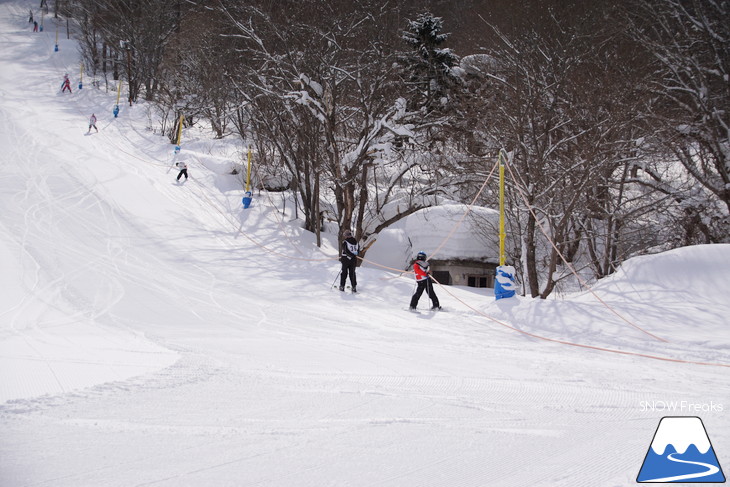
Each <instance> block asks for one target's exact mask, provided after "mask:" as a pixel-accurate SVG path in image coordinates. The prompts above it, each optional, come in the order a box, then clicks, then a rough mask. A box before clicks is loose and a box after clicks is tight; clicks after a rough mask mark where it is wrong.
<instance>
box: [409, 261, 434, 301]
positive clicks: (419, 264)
mask: <svg viewBox="0 0 730 487" xmlns="http://www.w3.org/2000/svg"><path fill="white" fill-rule="evenodd" d="M430 267H431V265H430V264H429V263H428V261H427V260H426V253H425V252H419V253H418V255H416V261H415V262H414V263H413V272H414V273H415V274H416V283H417V286H418V287H417V288H416V292H415V293H414V294H413V297H412V298H411V306H410V309H411V310H412V311H413V310H415V309H416V306H417V305H418V300H419V299H421V294H423V291H424V290H426V291H428V297H429V298H431V304H432V306H431V309H432V310H439V309H441V305H440V304H439V298H437V297H436V293H435V292H434V290H433V278H432V277H431V269H430Z"/></svg>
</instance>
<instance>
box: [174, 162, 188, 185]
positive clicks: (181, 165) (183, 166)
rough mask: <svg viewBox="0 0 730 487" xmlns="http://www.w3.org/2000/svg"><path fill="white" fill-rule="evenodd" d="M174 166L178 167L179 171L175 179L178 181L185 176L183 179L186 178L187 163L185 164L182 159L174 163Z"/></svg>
mask: <svg viewBox="0 0 730 487" xmlns="http://www.w3.org/2000/svg"><path fill="white" fill-rule="evenodd" d="M175 166H176V167H177V168H178V169H180V172H179V173H178V175H177V181H178V182H180V178H181V177H183V176H185V181H187V180H188V165H187V164H185V163H184V162H183V161H179V162H176V163H175Z"/></svg>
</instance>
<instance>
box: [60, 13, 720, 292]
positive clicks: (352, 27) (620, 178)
mask: <svg viewBox="0 0 730 487" xmlns="http://www.w3.org/2000/svg"><path fill="white" fill-rule="evenodd" d="M729 4H730V2H728V1H726V0H621V1H616V2H580V1H560V0H549V1H546V0H521V1H518V2H515V1H507V0H498V1H490V2H485V1H479V0H466V1H460V2H455V1H453V0H433V1H430V2H416V1H407V0H398V1H395V2H381V1H375V0H354V1H353V0H328V1H321V0H297V1H296V2H295V1H291V0H278V1H271V0H247V1H240V0H216V1H213V2H207V1H198V0H63V1H61V0H58V1H57V4H56V9H57V11H59V12H61V14H62V15H67V16H69V17H71V18H72V19H74V20H75V22H76V23H77V25H78V32H79V40H80V43H81V49H82V53H83V58H84V63H85V65H86V69H87V72H92V73H93V74H94V75H95V76H97V77H102V78H103V79H105V80H119V79H123V80H125V81H126V82H127V83H128V84H129V102H130V103H134V102H136V101H137V100H138V99H140V98H143V99H145V100H148V101H149V102H151V103H152V105H153V106H154V107H155V109H156V111H157V117H156V118H157V119H158V120H159V122H158V123H159V124H160V129H161V130H162V131H163V132H165V133H167V134H168V135H169V136H170V138H171V140H172V139H173V138H174V134H175V133H176V132H177V127H176V123H178V119H179V115H180V114H182V115H184V118H183V121H184V123H186V124H193V123H207V124H210V126H211V129H212V131H213V133H214V134H215V136H216V137H228V136H232V137H239V138H241V139H242V140H243V141H244V142H245V143H246V144H248V145H250V146H252V147H254V148H255V150H256V151H257V160H258V162H259V163H260V165H261V166H262V168H263V170H262V173H261V174H262V179H263V180H262V181H260V184H263V185H266V186H268V187H275V186H278V187H279V188H280V189H283V188H286V189H289V190H291V191H292V192H293V193H294V194H296V195H297V201H298V205H297V207H298V210H299V211H301V214H302V216H303V219H304V226H305V228H306V229H307V230H310V231H312V232H314V233H315V234H316V235H317V239H318V242H319V238H320V234H321V231H322V229H323V225H326V224H329V222H333V224H336V225H337V226H338V228H339V229H340V232H342V231H344V230H345V229H352V230H353V232H354V233H355V236H356V238H358V239H359V240H360V241H362V242H363V243H364V247H365V249H366V251H367V248H368V247H369V246H370V245H371V244H372V243H374V242H375V240H376V239H377V237H378V234H379V232H381V231H382V230H383V229H385V228H387V227H388V226H389V225H392V224H393V223H395V222H397V221H398V220H399V219H401V218H404V217H406V216H408V215H410V214H411V213H413V212H415V211H418V210H420V209H422V208H426V207H428V206H432V205H437V204H439V202H440V201H444V200H451V201H460V202H470V201H471V200H472V198H474V196H475V195H476V194H477V191H478V189H479V187H481V184H482V182H483V180H484V178H485V177H486V176H487V174H488V172H489V170H490V169H491V168H492V166H493V164H494V161H495V160H496V157H497V153H498V152H499V151H502V150H504V151H505V153H506V154H507V155H508V161H509V165H508V173H507V174H508V186H507V206H508V211H509V216H508V219H507V221H508V241H509V244H508V258H509V260H510V261H511V263H514V264H515V266H516V267H517V268H518V275H519V278H520V280H521V282H522V283H523V285H524V290H525V293H526V294H528V295H531V296H541V297H546V296H548V295H549V294H551V293H552V292H554V291H555V290H556V289H560V287H561V285H562V282H563V281H564V280H565V281H566V283H567V282H568V281H569V280H570V279H569V277H570V273H569V272H568V269H567V268H566V267H567V266H565V265H564V263H563V259H565V260H567V261H568V262H570V263H572V264H573V265H574V266H575V267H576V268H577V269H578V271H579V272H580V273H581V274H583V275H586V276H589V277H592V278H600V277H603V276H606V275H608V274H610V273H612V272H613V271H614V270H615V269H616V266H617V265H618V264H619V263H620V262H621V261H623V260H624V259H626V258H627V257H630V256H632V255H637V254H640V253H646V252H652V251H656V250H664V249H668V248H673V247H677V246H682V245H692V244H699V243H717V242H728V241H730V216H729V215H730V177H729V172H730V161H729V160H728V157H730V142H729V139H730V137H729V136H730V115H729V113H730V107H729V106H728V105H729V100H730V82H729V81H728V79H729V76H730V13H729V11H730V7H729ZM59 5H60V8H59ZM495 195H496V192H495V191H491V192H486V193H484V194H482V195H481V196H480V199H479V201H478V204H481V205H485V206H494V205H495V203H496V196H495ZM484 232H485V234H488V235H492V236H494V235H495V234H496V229H493V228H489V227H488V226H485V228H484ZM490 238H491V239H492V240H493V237H490Z"/></svg>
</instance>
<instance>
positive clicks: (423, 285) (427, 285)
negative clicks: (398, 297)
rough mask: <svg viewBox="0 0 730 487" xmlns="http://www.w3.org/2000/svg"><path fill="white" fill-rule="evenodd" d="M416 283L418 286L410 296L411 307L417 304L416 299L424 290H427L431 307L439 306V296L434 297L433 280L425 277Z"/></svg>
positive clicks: (419, 297)
mask: <svg viewBox="0 0 730 487" xmlns="http://www.w3.org/2000/svg"><path fill="white" fill-rule="evenodd" d="M417 284H418V287H417V288H416V292H415V293H414V294H413V297H412V298H411V308H415V307H416V305H418V300H419V299H421V294H423V291H424V290H425V291H427V292H428V297H429V298H431V304H432V305H433V306H432V307H434V308H437V307H439V306H440V305H439V298H437V297H436V293H435V292H434V290H433V281H432V280H431V278H430V277H428V278H426V279H422V280H420V281H418V282H417Z"/></svg>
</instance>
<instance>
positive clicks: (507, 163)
mask: <svg viewBox="0 0 730 487" xmlns="http://www.w3.org/2000/svg"><path fill="white" fill-rule="evenodd" d="M505 159H507V158H505ZM504 165H505V166H506V167H507V170H508V171H509V173H510V175H511V176H512V179H513V180H514V181H517V179H516V178H515V174H514V172H512V167H511V165H510V164H509V162H508V161H505V163H504ZM514 187H515V188H516V189H517V192H518V193H519V195H520V197H521V198H522V201H523V202H524V203H525V206H526V207H527V210H528V211H529V212H530V214H531V215H532V217H533V218H534V219H535V221H536V222H539V221H540V219H539V218H538V216H537V214H536V213H535V210H534V209H533V207H532V205H530V202H529V201H528V199H527V196H526V195H525V193H524V191H523V190H522V188H520V186H519V185H517V184H515V185H514ZM537 227H538V228H539V229H540V232H541V233H542V234H543V235H544V236H545V238H546V239H547V241H548V242H549V243H550V245H551V246H552V248H553V249H555V252H557V254H558V256H560V259H561V260H562V261H563V263H564V264H565V265H566V266H567V267H568V269H570V272H571V273H572V274H573V275H574V276H575V277H576V279H578V282H580V283H581V284H582V285H583V286H585V287H586V288H587V289H588V292H589V293H591V294H592V295H593V297H594V298H596V299H597V300H598V301H599V302H600V303H601V304H602V305H603V306H605V307H606V308H607V309H608V310H609V311H610V312H611V313H613V314H614V315H616V316H617V317H618V318H620V319H621V320H622V321H624V322H625V323H627V324H629V325H630V326H632V327H633V328H635V329H637V330H639V331H640V332H642V333H645V334H646V335H649V336H650V337H652V338H653V339H655V340H658V341H660V342H665V343H667V342H668V340H665V339H664V338H661V337H659V336H657V335H654V334H653V333H650V332H648V331H646V330H644V329H643V328H641V327H640V326H639V325H637V324H636V323H634V322H632V321H631V320H629V319H628V318H626V317H624V316H623V315H622V314H621V313H619V312H618V311H616V310H615V309H614V308H612V307H611V306H609V304H608V303H606V302H605V301H604V300H603V299H601V297H600V296H599V295H598V294H597V293H596V292H595V291H594V290H593V289H592V288H591V286H589V285H588V283H586V282H585V280H584V279H583V278H582V277H580V275H578V272H576V270H575V268H574V267H573V265H572V264H571V263H570V262H568V260H567V259H566V258H565V256H564V255H563V253H562V252H561V251H560V249H559V248H558V246H557V245H556V244H555V242H553V239H552V238H550V235H548V233H547V231H546V230H545V229H544V228H543V226H542V225H540V224H539V223H538V225H537Z"/></svg>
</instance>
